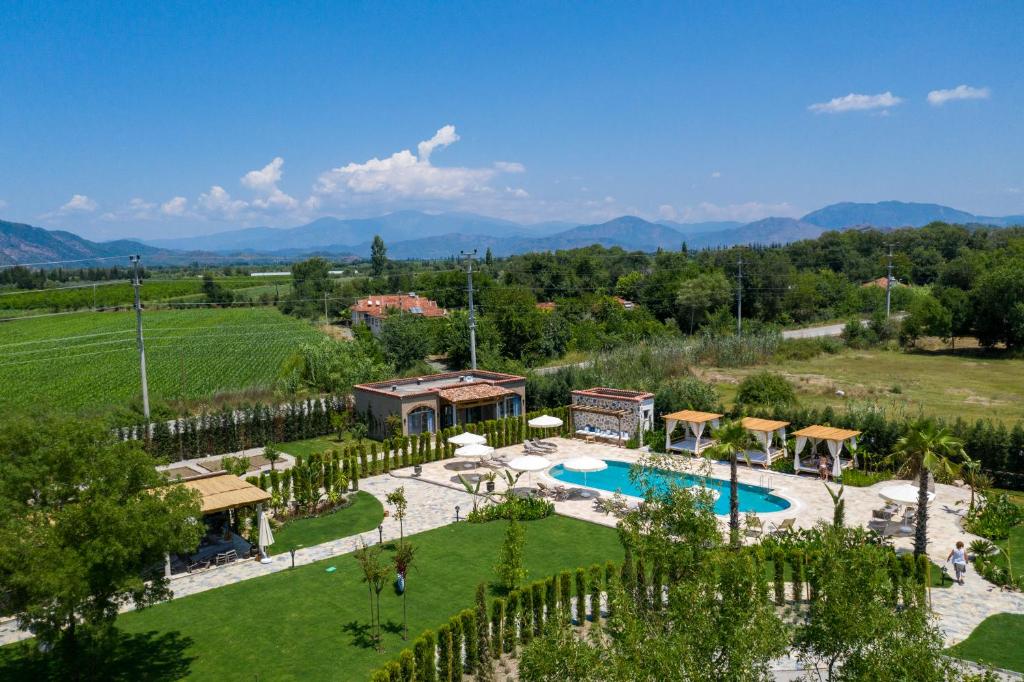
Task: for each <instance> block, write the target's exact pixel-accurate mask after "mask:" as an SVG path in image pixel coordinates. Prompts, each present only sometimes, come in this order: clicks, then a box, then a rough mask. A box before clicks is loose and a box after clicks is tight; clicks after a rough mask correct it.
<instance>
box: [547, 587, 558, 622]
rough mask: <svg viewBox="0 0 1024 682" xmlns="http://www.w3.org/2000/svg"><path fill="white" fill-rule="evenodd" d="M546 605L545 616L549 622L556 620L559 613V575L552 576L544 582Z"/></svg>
mask: <svg viewBox="0 0 1024 682" xmlns="http://www.w3.org/2000/svg"><path fill="white" fill-rule="evenodd" d="M544 607H545V609H546V614H545V618H546V619H547V621H548V622H549V623H551V622H554V620H555V618H556V614H557V613H558V577H557V576H551V577H550V578H548V579H547V580H546V581H545V583H544Z"/></svg>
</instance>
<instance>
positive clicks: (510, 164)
mask: <svg viewBox="0 0 1024 682" xmlns="http://www.w3.org/2000/svg"><path fill="white" fill-rule="evenodd" d="M494 167H495V168H497V169H498V170H499V171H501V172H502V173H525V172H526V166H524V165H523V164H521V163H519V162H518V161H495V162H494Z"/></svg>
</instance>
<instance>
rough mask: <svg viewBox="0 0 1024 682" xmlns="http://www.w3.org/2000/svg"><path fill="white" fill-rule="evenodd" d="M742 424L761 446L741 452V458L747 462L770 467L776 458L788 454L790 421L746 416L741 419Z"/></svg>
mask: <svg viewBox="0 0 1024 682" xmlns="http://www.w3.org/2000/svg"><path fill="white" fill-rule="evenodd" d="M740 424H742V425H743V428H745V429H746V430H747V431H749V432H750V433H751V435H753V436H754V438H755V439H756V440H757V443H758V445H760V446H761V447H760V448H759V449H756V450H745V451H743V452H741V453H740V458H742V459H743V460H745V461H746V462H747V464H760V465H761V466H763V467H768V466H771V464H772V462H773V461H775V460H776V459H779V458H782V457H785V456H786V427H787V426H789V422H780V421H775V420H774V419H758V418H757V417H744V418H743V419H742V420H740ZM776 442H777V443H778V444H777V445H776Z"/></svg>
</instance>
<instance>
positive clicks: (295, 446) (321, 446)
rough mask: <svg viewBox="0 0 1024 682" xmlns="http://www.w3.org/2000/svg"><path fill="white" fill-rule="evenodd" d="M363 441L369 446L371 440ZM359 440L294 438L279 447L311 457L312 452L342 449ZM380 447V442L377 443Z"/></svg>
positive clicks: (332, 437) (278, 446)
mask: <svg viewBox="0 0 1024 682" xmlns="http://www.w3.org/2000/svg"><path fill="white" fill-rule="evenodd" d="M363 442H364V443H366V446H367V447H369V445H370V443H372V442H373V441H371V440H370V439H369V438H364V439H363ZM357 443H358V441H355V440H351V439H346V440H338V439H337V438H335V437H334V436H320V437H319V438H308V439H306V440H293V441H290V442H288V443H278V444H277V449H278V450H280V451H281V452H286V453H288V454H289V455H293V456H295V457H300V456H301V457H309V456H310V455H312V454H316V453H321V452H327V451H328V450H340V449H342V448H346V447H348V446H350V445H355V444H357ZM377 445H378V447H379V445H380V444H379V443H378V444H377Z"/></svg>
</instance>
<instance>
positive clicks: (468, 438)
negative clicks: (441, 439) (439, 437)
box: [448, 431, 487, 446]
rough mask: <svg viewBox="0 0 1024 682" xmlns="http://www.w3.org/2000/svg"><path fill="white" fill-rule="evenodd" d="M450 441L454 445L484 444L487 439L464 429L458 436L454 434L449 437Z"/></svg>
mask: <svg viewBox="0 0 1024 682" xmlns="http://www.w3.org/2000/svg"><path fill="white" fill-rule="evenodd" d="M448 442H449V443H451V444H452V445H460V446H461V445H483V444H484V443H486V442H487V439H486V438H484V437H483V436H478V435H477V434H475V433H470V432H469V431H464V432H462V433H460V434H459V435H457V436H452V437H451V438H449V439H448Z"/></svg>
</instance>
